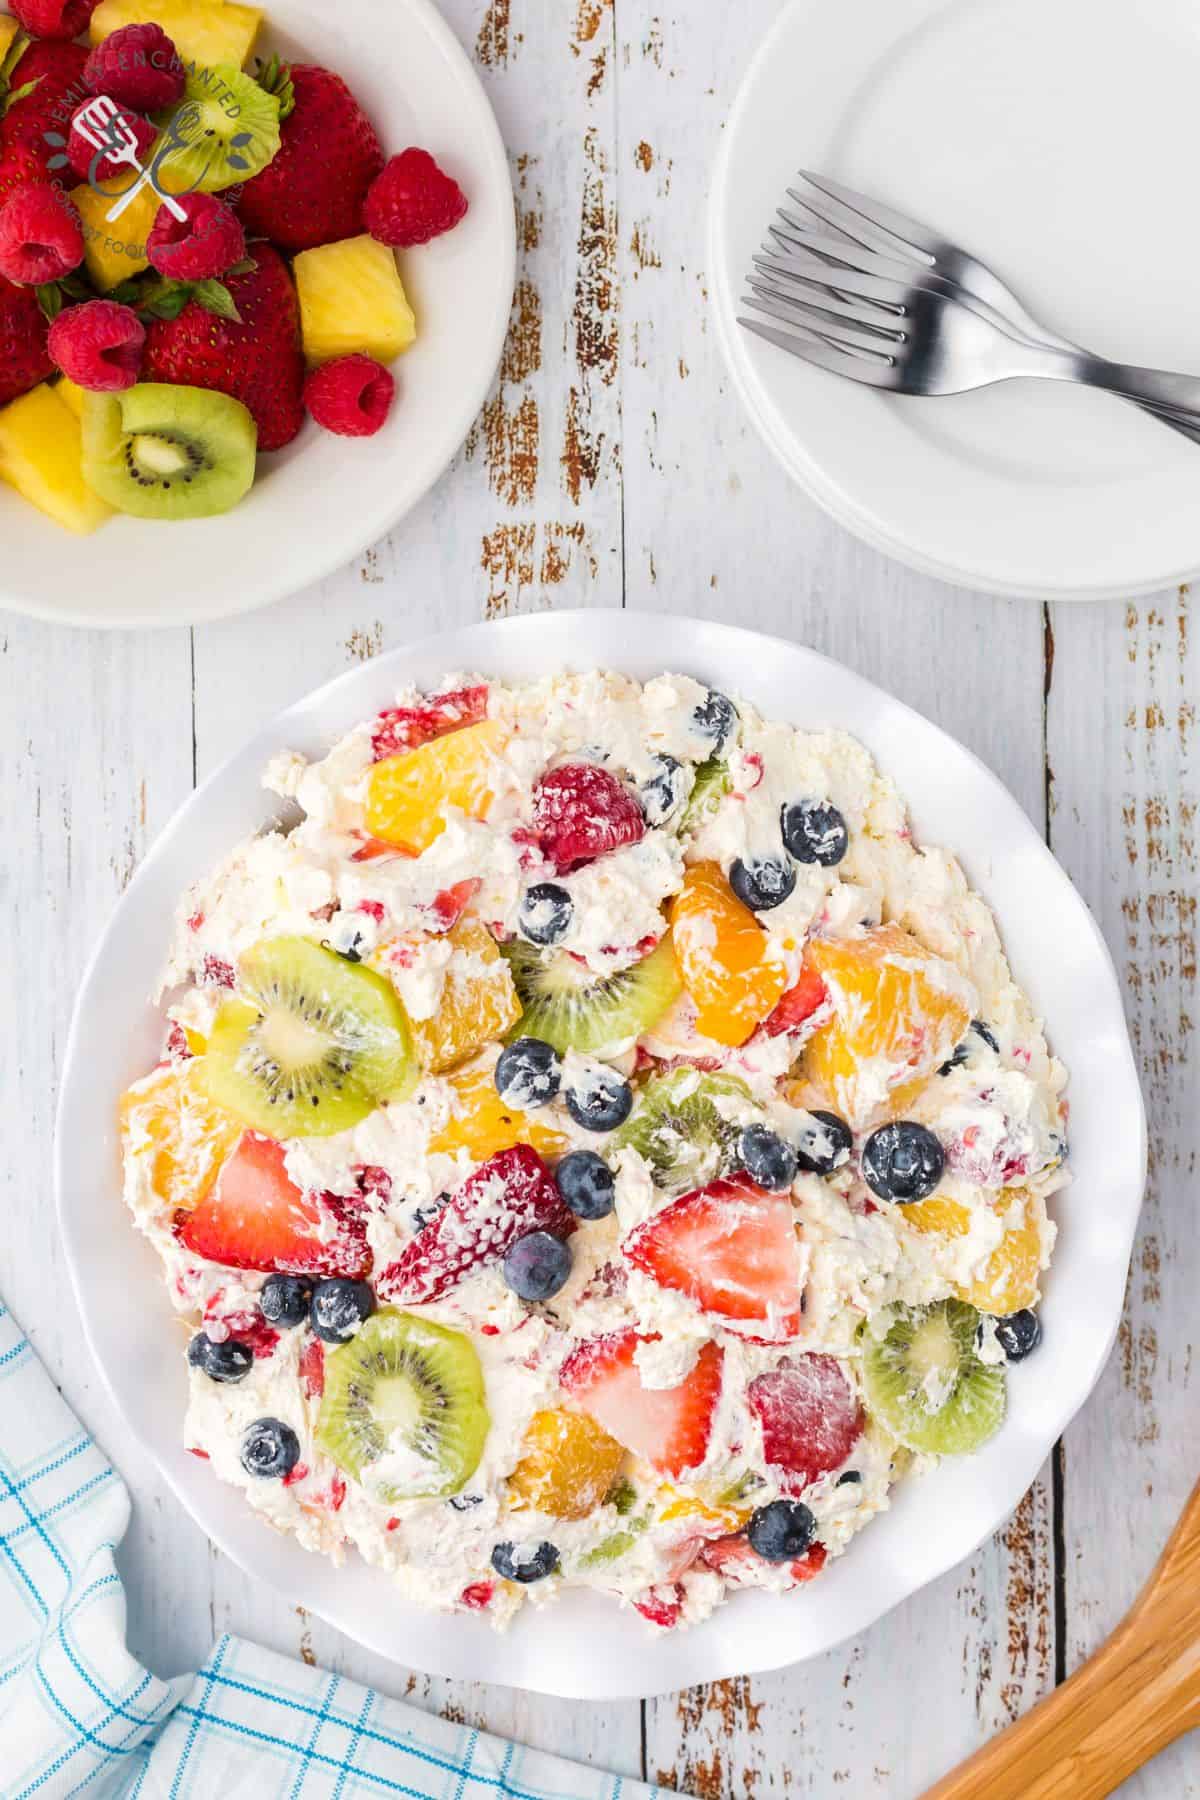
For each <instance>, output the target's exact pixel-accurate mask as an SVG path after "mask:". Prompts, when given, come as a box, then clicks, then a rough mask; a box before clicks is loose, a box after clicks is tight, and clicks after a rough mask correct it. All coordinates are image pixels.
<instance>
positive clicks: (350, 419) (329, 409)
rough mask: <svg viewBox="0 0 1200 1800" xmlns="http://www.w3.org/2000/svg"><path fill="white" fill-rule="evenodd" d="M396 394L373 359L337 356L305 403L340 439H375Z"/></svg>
mask: <svg viewBox="0 0 1200 1800" xmlns="http://www.w3.org/2000/svg"><path fill="white" fill-rule="evenodd" d="M153 260H154V259H153V258H151V261H153ZM395 393H396V383H395V381H394V380H393V378H392V375H391V372H390V371H389V370H388V369H385V368H384V367H383V365H382V364H381V363H377V362H376V361H375V358H374V357H373V356H362V355H356V356H337V357H335V358H334V360H333V361H332V362H328V363H326V364H325V366H324V368H322V369H314V370H313V372H312V374H311V375H310V376H309V377H308V380H307V381H306V382H305V383H304V404H305V406H307V408H308V410H309V412H310V413H311V414H312V416H313V418H314V419H315V420H316V421H317V424H318V425H322V426H324V428H325V430H326V431H332V432H333V433H334V434H335V436H337V437H374V436H375V433H376V432H377V431H379V430H380V429H381V427H382V426H383V424H384V422H385V420H386V419H387V416H388V414H389V413H390V412H391V410H392V400H393V399H394V397H395Z"/></svg>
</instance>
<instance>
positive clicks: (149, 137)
mask: <svg viewBox="0 0 1200 1800" xmlns="http://www.w3.org/2000/svg"><path fill="white" fill-rule="evenodd" d="M90 104H91V102H90V101H88V100H82V101H81V102H80V103H79V105H78V106H77V107H76V108H75V111H74V113H73V114H72V115H71V130H70V134H69V135H68V138H67V155H68V157H69V158H70V162H71V167H72V168H73V169H74V171H75V173H76V175H78V176H79V179H80V180H81V181H115V180H117V179H125V180H130V179H131V176H130V171H129V164H128V163H127V162H124V163H121V162H114V160H113V159H112V157H111V156H106V155H103V154H102V153H101V152H100V151H99V150H97V149H96V146H95V145H94V144H92V143H89V142H88V140H87V138H85V137H84V135H83V133H82V132H81V131H80V129H79V127H78V125H77V124H76V123H75V121H76V119H78V117H79V115H80V113H81V112H82V111H83V109H84V107H85V106H89V105H90ZM116 117H117V118H118V119H119V120H120V121H121V125H122V126H123V127H124V131H123V137H124V138H125V140H126V141H128V138H129V137H132V138H133V139H134V141H135V143H136V145H137V157H138V161H139V162H145V160H146V154H147V152H148V151H149V149H150V146H151V145H152V144H154V143H155V142H156V141H157V139H158V127H157V125H152V124H151V123H150V121H149V119H144V118H143V117H142V115H141V113H137V112H131V111H130V109H129V108H128V107H127V106H122V107H120V108H119V109H118V112H117V115H116ZM114 127H115V121H114ZM109 129H110V128H109V127H108V126H106V127H105V128H104V130H105V135H106V136H107V134H108V131H109Z"/></svg>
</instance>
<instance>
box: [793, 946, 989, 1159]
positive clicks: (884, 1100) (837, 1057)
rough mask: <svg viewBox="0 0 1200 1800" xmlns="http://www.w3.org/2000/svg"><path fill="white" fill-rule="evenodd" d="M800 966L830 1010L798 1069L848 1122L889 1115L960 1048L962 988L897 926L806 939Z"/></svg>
mask: <svg viewBox="0 0 1200 1800" xmlns="http://www.w3.org/2000/svg"><path fill="white" fill-rule="evenodd" d="M804 960H805V963H806V964H807V965H808V966H810V967H812V968H814V969H816V970H817V971H818V973H819V974H820V975H821V978H822V979H823V981H824V983H825V987H826V990H827V992H828V994H829V997H830V999H831V1001H832V1002H833V1009H834V1010H833V1017H832V1018H831V1019H830V1020H829V1021H828V1022H827V1023H826V1024H824V1025H822V1026H820V1027H819V1028H818V1030H817V1031H816V1032H814V1034H813V1036H812V1037H811V1038H810V1039H809V1041H808V1043H807V1044H806V1045H805V1048H804V1054H803V1059H802V1061H801V1065H800V1068H801V1072H802V1073H803V1074H804V1076H805V1077H806V1078H807V1079H808V1080H809V1081H811V1082H812V1083H813V1084H814V1085H815V1086H816V1087H818V1088H820V1089H821V1090H822V1092H823V1093H824V1094H825V1095H826V1096H827V1098H828V1099H829V1100H830V1101H831V1102H832V1103H833V1106H834V1108H835V1110H836V1111H837V1112H839V1113H841V1114H842V1115H843V1116H844V1117H845V1118H847V1119H848V1120H849V1122H850V1124H851V1125H854V1126H861V1125H864V1124H866V1122H867V1121H868V1119H870V1118H872V1117H874V1116H876V1115H882V1116H885V1117H895V1116H896V1115H897V1113H898V1112H902V1111H903V1110H904V1108H905V1107H906V1106H908V1105H909V1104H910V1103H911V1101H912V1099H913V1097H914V1095H915V1094H916V1093H917V1092H919V1090H920V1089H921V1088H922V1087H923V1086H924V1084H925V1082H926V1081H927V1080H928V1079H929V1077H930V1076H931V1075H932V1074H933V1072H934V1070H935V1069H937V1068H939V1067H940V1066H941V1064H942V1063H944V1062H945V1061H946V1060H947V1058H948V1057H949V1056H951V1055H952V1054H953V1052H954V1050H955V1049H956V1048H957V1046H958V1045H959V1044H960V1043H961V1042H962V1039H963V1036H964V1034H965V1032H966V1029H967V1026H968V1025H969V1024H970V1022H971V1012H972V1002H971V994H970V989H969V987H968V985H967V983H966V982H965V981H964V980H963V978H962V976H960V975H959V973H958V971H957V969H955V968H954V967H953V965H952V964H950V963H947V962H944V961H943V960H942V958H941V957H938V956H934V955H933V954H932V953H931V952H930V951H928V950H926V949H925V947H924V945H922V944H920V943H919V942H918V941H917V939H916V938H914V937H912V936H911V935H910V934H909V933H908V932H907V931H904V930H902V929H901V927H900V926H899V925H879V926H876V927H875V928H874V929H873V930H871V931H867V932H865V933H864V934H863V935H862V936H861V937H856V938H812V939H810V941H809V943H808V944H807V945H806V947H805V951H804Z"/></svg>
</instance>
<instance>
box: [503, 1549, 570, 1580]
mask: <svg viewBox="0 0 1200 1800" xmlns="http://www.w3.org/2000/svg"><path fill="white" fill-rule="evenodd" d="M492 1567H493V1569H495V1571H496V1573H497V1575H502V1576H503V1577H504V1579H505V1581H520V1582H522V1583H523V1584H524V1585H525V1586H528V1584H529V1583H530V1582H531V1581H542V1580H544V1579H545V1577H546V1576H547V1575H553V1574H554V1573H555V1572H556V1571H557V1569H558V1551H557V1550H556V1549H555V1548H554V1545H553V1544H545V1543H543V1544H533V1545H529V1544H497V1545H496V1548H495V1549H494V1550H493V1551H492Z"/></svg>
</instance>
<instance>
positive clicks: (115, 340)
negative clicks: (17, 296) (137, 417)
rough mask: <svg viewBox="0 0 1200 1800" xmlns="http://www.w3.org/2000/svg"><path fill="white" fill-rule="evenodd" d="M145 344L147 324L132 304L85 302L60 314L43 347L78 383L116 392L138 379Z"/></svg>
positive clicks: (98, 391)
mask: <svg viewBox="0 0 1200 1800" xmlns="http://www.w3.org/2000/svg"><path fill="white" fill-rule="evenodd" d="M145 342H146V328H145V326H144V325H143V324H142V321H141V320H140V319H139V318H138V316H137V314H136V313H135V312H134V311H133V309H132V308H131V307H128V306H118V305H117V302H116V301H115V300H87V301H85V302H84V304H83V305H82V306H72V307H70V308H68V310H67V311H66V312H62V313H60V314H59V315H58V317H57V319H55V321H54V323H53V325H52V326H51V327H50V336H49V338H48V339H47V340H46V347H47V349H48V350H49V352H50V355H51V357H52V358H53V360H54V361H55V362H56V363H57V364H58V366H59V368H60V369H61V370H62V372H63V374H64V375H66V376H67V377H68V378H69V379H70V380H71V381H73V382H74V383H75V385H76V387H81V388H88V389H90V390H91V392H92V393H94V394H119V393H120V392H121V391H122V390H123V389H124V388H129V387H132V386H133V384H134V382H135V381H136V380H137V378H138V374H139V372H140V370H141V366H142V346H143V344H144V343H145Z"/></svg>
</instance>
